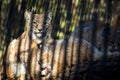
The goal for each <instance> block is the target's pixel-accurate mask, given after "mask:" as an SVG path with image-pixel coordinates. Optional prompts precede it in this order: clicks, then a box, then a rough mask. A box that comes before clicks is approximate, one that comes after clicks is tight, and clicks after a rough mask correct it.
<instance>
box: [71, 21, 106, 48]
mask: <svg viewBox="0 0 120 80" xmlns="http://www.w3.org/2000/svg"><path fill="white" fill-rule="evenodd" d="M93 28H95V30H93ZM105 28H106V27H105V26H104V23H103V22H98V23H97V24H96V26H95V25H94V24H93V22H88V23H85V24H83V25H81V26H80V27H78V28H76V29H75V31H74V32H73V33H72V35H71V36H70V39H74V38H79V39H84V40H87V41H89V42H92V40H94V41H93V42H94V45H95V46H96V47H97V48H99V49H101V48H102V47H103V41H104V36H103V34H104V30H105Z"/></svg>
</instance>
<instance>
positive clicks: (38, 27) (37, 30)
mask: <svg viewBox="0 0 120 80" xmlns="http://www.w3.org/2000/svg"><path fill="white" fill-rule="evenodd" d="M51 18H52V13H51V12H50V13H46V14H45V13H44V14H35V13H32V12H27V11H26V12H25V19H26V27H27V31H28V32H29V35H31V37H32V39H34V40H36V42H37V43H41V42H42V40H44V39H45V38H46V37H47V36H48V34H50V24H51Z"/></svg>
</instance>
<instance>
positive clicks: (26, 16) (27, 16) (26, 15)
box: [24, 10, 32, 21]
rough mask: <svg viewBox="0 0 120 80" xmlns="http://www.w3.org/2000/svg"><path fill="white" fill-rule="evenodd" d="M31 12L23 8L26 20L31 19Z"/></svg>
mask: <svg viewBox="0 0 120 80" xmlns="http://www.w3.org/2000/svg"><path fill="white" fill-rule="evenodd" d="M31 15H32V12H30V11H28V10H25V13H24V17H25V19H26V20H27V21H28V20H30V19H31Z"/></svg>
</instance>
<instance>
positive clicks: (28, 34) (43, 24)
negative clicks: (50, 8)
mask: <svg viewBox="0 0 120 80" xmlns="http://www.w3.org/2000/svg"><path fill="white" fill-rule="evenodd" d="M51 15H52V14H51V13H47V14H35V13H32V12H27V11H26V12H25V20H26V27H27V30H26V31H25V32H23V33H22V35H21V36H20V37H19V38H17V39H14V40H13V41H12V42H11V43H10V45H9V47H8V51H7V55H6V75H7V78H8V79H20V80H26V75H27V77H28V78H27V79H29V76H28V75H29V73H28V72H29V70H28V69H29V64H28V63H29V61H30V59H31V57H30V56H31V54H32V53H35V51H36V48H37V49H39V48H38V46H37V44H40V43H42V41H43V40H45V39H46V38H47V37H48V36H49V34H50V32H49V29H50V23H51V17H52V16H51Z"/></svg>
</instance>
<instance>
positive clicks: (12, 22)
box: [0, 0, 120, 64]
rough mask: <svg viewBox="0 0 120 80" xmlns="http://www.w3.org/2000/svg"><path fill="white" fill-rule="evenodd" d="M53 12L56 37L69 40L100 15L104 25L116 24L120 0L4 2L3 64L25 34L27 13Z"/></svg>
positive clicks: (0, 14) (0, 27)
mask: <svg viewBox="0 0 120 80" xmlns="http://www.w3.org/2000/svg"><path fill="white" fill-rule="evenodd" d="M26 9H28V10H34V11H35V12H36V13H44V12H52V13H53V19H52V36H53V37H54V38H55V39H65V38H69V35H70V34H71V33H72V32H73V31H74V30H75V28H76V27H78V26H79V25H81V24H83V23H85V22H88V21H90V20H91V19H92V17H93V14H94V13H96V14H97V18H98V20H100V21H104V22H105V23H109V24H110V26H112V25H114V24H115V21H116V18H117V16H118V15H119V14H120V1H119V0H0V64H2V61H3V57H4V54H5V53H6V49H7V47H8V45H9V43H10V41H12V40H13V39H15V38H17V37H19V36H20V35H21V34H22V32H23V31H24V30H25V20H24V12H25V10H26Z"/></svg>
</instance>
